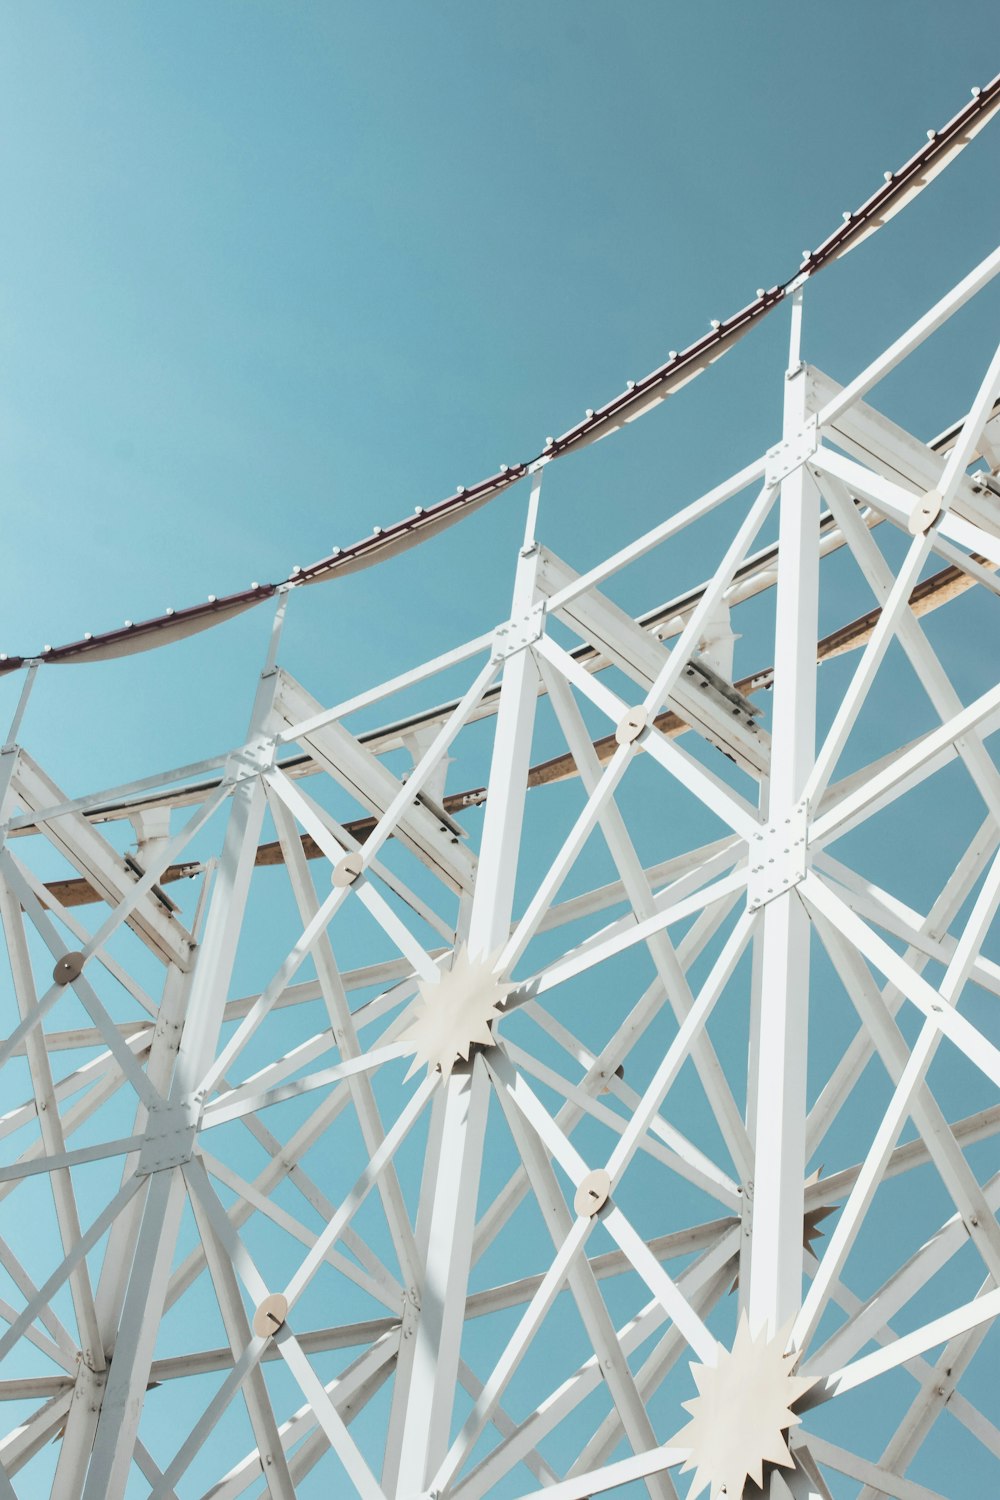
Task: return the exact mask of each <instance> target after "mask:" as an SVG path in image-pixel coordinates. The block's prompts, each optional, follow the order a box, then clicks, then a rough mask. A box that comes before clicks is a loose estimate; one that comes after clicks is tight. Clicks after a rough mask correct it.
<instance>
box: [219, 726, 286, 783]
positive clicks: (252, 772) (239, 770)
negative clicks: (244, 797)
mask: <svg viewBox="0 0 1000 1500" xmlns="http://www.w3.org/2000/svg"><path fill="white" fill-rule="evenodd" d="M276 749H277V741H276V740H275V739H274V738H273V736H270V735H263V734H261V735H258V736H257V737H256V738H255V739H252V740H248V741H247V743H246V744H245V745H241V746H240V748H239V749H238V750H234V751H233V753H232V754H231V755H230V757H229V759H228V760H227V761H226V765H225V770H224V772H223V780H225V781H245V780H246V779H247V777H248V776H259V775H260V773H261V771H269V770H270V769H271V767H272V766H273V765H274V756H275V751H276Z"/></svg>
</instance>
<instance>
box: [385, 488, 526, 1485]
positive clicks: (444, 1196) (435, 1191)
mask: <svg viewBox="0 0 1000 1500" xmlns="http://www.w3.org/2000/svg"><path fill="white" fill-rule="evenodd" d="M540 488H541V474H540V473H538V474H536V475H535V476H534V479H533V483H532V492H531V503H530V507H529V534H528V535H527V536H526V539H525V545H524V547H523V548H522V550H521V555H520V558H519V560H518V567H517V574H516V578H515V584H514V597H513V604H512V609H511V614H512V617H513V618H517V617H518V616H519V615H523V614H525V613H527V611H528V610H529V609H530V608H531V606H532V605H533V603H534V602H535V600H536V597H537V590H536V572H537V563H538V549H537V547H536V546H535V543H534V538H533V525H534V516H535V513H536V511H537V505H538V494H539V490H540ZM538 688H539V676H538V668H537V666H536V664H535V660H534V657H533V655H532V653H531V651H530V650H529V649H527V648H525V649H523V650H521V651H519V652H517V653H516V654H515V655H513V656H511V657H509V658H508V660H507V662H506V665H505V667H504V675H503V682H502V685H501V689H500V703H499V707H498V710H497V719H496V736H495V739H494V743H493V759H492V763H491V766H490V778H489V788H488V795H487V799H486V814H485V817H484V820H483V837H482V843H481V847H480V854H479V864H478V868H477V872H476V884H475V890H474V892H473V896H472V906H471V910H470V911H469V913H468V939H467V941H468V949H469V952H470V954H471V955H472V956H473V957H474V958H475V957H479V958H486V957H488V956H489V955H491V954H493V953H495V952H496V950H497V949H498V948H499V947H500V945H501V943H502V942H503V941H504V940H505V939H506V937H507V935H508V933H509V932H510V921H511V914H512V911H513V904H514V882H515V878H516V875H517V855H518V849H519V846H520V839H521V824H522V820H523V817H524V798H525V792H526V788H527V779H528V767H529V764H530V759H531V737H532V730H533V727H534V717H535V704H536V701H537V697H538ZM443 1088H444V1091H445V1097H444V1098H443V1099H442V1100H441V1101H439V1103H438V1107H437V1108H436V1110H435V1114H436V1117H437V1121H438V1122H439V1129H440V1138H439V1139H440V1144H439V1147H438V1149H437V1151H436V1152H435V1153H434V1160H433V1161H431V1160H428V1162H427V1166H426V1167H425V1172H424V1180H423V1184H422V1187H421V1204H420V1214H419V1218H418V1227H420V1228H422V1227H423V1226H424V1225H426V1254H425V1260H424V1267H423V1281H422V1284H421V1287H420V1290H419V1296H420V1310H419V1317H418V1321H417V1324H416V1328H415V1330H414V1332H413V1333H412V1336H411V1337H410V1338H409V1339H406V1340H404V1343H403V1345H402V1347H401V1352H400V1359H399V1363H398V1365H397V1373H396V1387H395V1391H394V1395H393V1411H392V1416H391V1420H390V1427H389V1437H388V1441H387V1444H386V1456H385V1467H384V1471H383V1476H382V1482H383V1488H384V1489H385V1491H386V1493H387V1494H396V1495H398V1496H409V1495H416V1494H419V1493H420V1492H422V1491H424V1490H425V1489H426V1487H427V1485H428V1483H429V1482H430V1479H431V1477H432V1475H433V1474H434V1473H435V1472H436V1470H437V1468H438V1467H439V1465H440V1464H441V1462H442V1460H443V1459H444V1457H445V1454H446V1452H447V1450H448V1444H449V1441H450V1438H451V1424H452V1411H453V1406H454V1396H455V1389H456V1386H457V1384H458V1366H459V1359H460V1353H461V1339H462V1329H463V1326H464V1322H465V1302H466V1296H467V1293H468V1281H469V1268H470V1265H471V1260H472V1241H473V1234H474V1230H475V1219H476V1199H477V1196H478V1191H479V1174H480V1168H481V1164H482V1151H483V1139H484V1135H485V1129H486V1114H487V1109H488V1105H489V1092H490V1089H489V1081H488V1078H487V1075H486V1069H485V1068H484V1066H483V1063H482V1060H481V1058H478V1057H476V1056H475V1055H474V1056H473V1058H472V1060H471V1062H470V1063H469V1064H468V1065H466V1066H464V1067H463V1066H461V1065H458V1066H456V1068H455V1070H454V1072H453V1073H452V1075H451V1077H450V1078H449V1079H448V1081H447V1082H446V1083H445V1084H444V1085H443ZM419 1237H420V1239H421V1241H422V1240H423V1235H422V1234H421V1235H420V1236H419ZM421 1248H423V1244H421Z"/></svg>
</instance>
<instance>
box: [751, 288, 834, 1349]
mask: <svg viewBox="0 0 1000 1500" xmlns="http://www.w3.org/2000/svg"><path fill="white" fill-rule="evenodd" d="M793 295H794V303H793V308H792V340H791V358H790V361H789V365H790V368H789V370H788V372H787V376H786V385H785V402H784V438H785V441H786V442H787V441H788V440H789V439H790V438H794V437H795V436H796V435H797V434H798V433H799V432H801V430H802V428H803V427H804V425H805V423H806V420H807V418H808V415H809V413H808V411H807V408H806V373H805V367H804V366H803V365H802V364H801V363H800V362H799V329H800V326H801V316H802V292H801V290H799V291H797V292H795V293H794V294H793ZM819 514H820V502H819V490H818V488H817V485H816V482H815V480H814V479H813V477H812V475H811V474H810V473H809V471H808V469H807V467H806V466H805V465H804V464H802V465H800V466H799V467H798V468H797V469H795V470H794V472H793V473H791V474H790V475H788V477H787V478H786V479H784V480H783V482H782V486H781V506H780V523H779V525H780V530H779V555H778V588H777V603H776V606H775V609H776V619H775V625H776V628H775V679H774V711H773V719H772V726H771V779H770V799H769V812H768V817H769V821H770V822H771V823H772V824H774V823H777V822H778V821H780V820H781V819H783V818H784V817H786V816H787V815H788V813H789V812H790V810H791V808H793V807H794V806H795V805H796V803H797V802H798V801H799V800H800V798H801V796H802V792H803V788H804V786H805V783H806V779H807V777H808V775H809V771H810V769H811V767H812V763H813V759H814V756H815V737H816V636H817V626H818V601H819ZM761 926H762V931H761V937H760V943H761V951H760V1003H759V1008H758V1012H757V1035H756V1037H755V1045H754V1047H753V1048H752V1052H751V1055H752V1056H754V1057H755V1060H756V1069H757V1074H756V1088H755V1090H752V1091H751V1092H752V1095H753V1096H754V1097H755V1099H756V1122H755V1131H754V1158H755V1163H754V1187H753V1229H752V1240H751V1245H750V1254H749V1271H750V1282H749V1286H748V1287H747V1288H746V1293H747V1307H748V1312H749V1317H750V1325H751V1328H752V1329H753V1331H754V1332H756V1331H757V1330H759V1329H763V1328H764V1327H765V1326H766V1327H767V1328H768V1329H769V1330H770V1332H771V1333H772V1334H774V1333H776V1332H777V1331H778V1330H779V1329H781V1328H782V1327H784V1325H785V1324H786V1323H787V1322H788V1321H789V1320H790V1319H791V1318H792V1317H794V1315H795V1313H796V1312H797V1311H798V1308H799V1304H800V1301H801V1296H802V1216H803V1203H804V1195H803V1182H804V1178H805V1120H806V1065H807V1058H808V998H809V918H808V916H807V914H806V911H805V908H804V907H803V905H802V903H801V901H800V900H799V898H798V896H797V894H796V892H795V890H794V888H792V889H790V890H788V891H787V892H785V893H784V894H781V895H778V896H776V897H775V898H774V899H773V900H771V901H769V902H768V904H767V905H766V906H765V907H764V911H763V921H762V924H761Z"/></svg>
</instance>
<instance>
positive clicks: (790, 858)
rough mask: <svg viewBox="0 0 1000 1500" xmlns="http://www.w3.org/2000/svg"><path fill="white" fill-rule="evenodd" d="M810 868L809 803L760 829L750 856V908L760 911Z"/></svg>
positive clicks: (754, 838) (748, 899)
mask: <svg viewBox="0 0 1000 1500" xmlns="http://www.w3.org/2000/svg"><path fill="white" fill-rule="evenodd" d="M808 868H809V804H808V802H806V801H802V802H798V803H796V805H795V806H794V807H792V808H790V809H789V811H788V814H787V815H786V816H785V817H782V818H779V819H777V820H776V821H775V822H774V823H768V824H767V825H766V826H764V827H762V828H759V829H758V830H757V832H756V833H755V834H753V835H752V837H751V839H750V845H749V852H748V855H747V911H759V910H760V908H761V907H762V906H766V905H767V903H768V902H769V901H773V900H774V898H775V896H783V895H784V894H785V892H786V891H790V890H791V889H792V887H793V886H796V885H798V884H799V882H800V881H801V880H804V879H805V875H806V870H807V869H808Z"/></svg>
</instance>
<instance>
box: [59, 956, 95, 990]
mask: <svg viewBox="0 0 1000 1500" xmlns="http://www.w3.org/2000/svg"><path fill="white" fill-rule="evenodd" d="M86 962H87V959H86V955H85V954H83V953H64V954H63V956H62V958H61V959H59V961H58V963H57V964H56V966H55V968H54V969H53V970H52V978H53V979H54V980H55V982H56V984H72V983H73V980H74V979H79V977H80V975H81V974H82V973H83V966H84V964H85V963H86Z"/></svg>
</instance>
